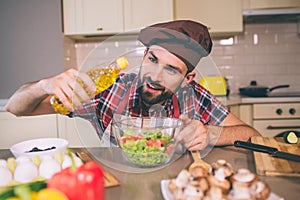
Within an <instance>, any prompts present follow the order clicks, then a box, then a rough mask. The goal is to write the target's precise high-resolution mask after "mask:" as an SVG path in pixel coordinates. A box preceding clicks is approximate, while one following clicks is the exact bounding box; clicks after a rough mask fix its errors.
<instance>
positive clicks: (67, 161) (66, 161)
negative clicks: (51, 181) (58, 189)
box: [61, 155, 72, 169]
mask: <svg viewBox="0 0 300 200" xmlns="http://www.w3.org/2000/svg"><path fill="white" fill-rule="evenodd" d="M71 165H72V161H71V158H70V156H68V155H65V156H64V160H63V162H62V164H61V168H62V169H65V168H67V167H70V166H71Z"/></svg>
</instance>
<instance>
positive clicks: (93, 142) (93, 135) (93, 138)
mask: <svg viewBox="0 0 300 200" xmlns="http://www.w3.org/2000/svg"><path fill="white" fill-rule="evenodd" d="M57 117H58V120H57V125H58V134H59V137H61V138H65V139H67V140H68V141H69V146H72V147H82V146H84V147H97V146H98V147H99V146H100V145H101V141H100V139H99V137H98V135H97V132H96V130H95V129H94V127H93V126H92V125H91V123H90V122H88V121H87V120H84V119H82V118H78V117H76V118H69V117H67V116H64V115H57Z"/></svg>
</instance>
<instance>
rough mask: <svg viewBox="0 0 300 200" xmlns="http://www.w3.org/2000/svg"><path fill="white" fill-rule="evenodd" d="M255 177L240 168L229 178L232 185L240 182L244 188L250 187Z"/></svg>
mask: <svg viewBox="0 0 300 200" xmlns="http://www.w3.org/2000/svg"><path fill="white" fill-rule="evenodd" d="M257 179H258V178H257V176H256V175H255V174H253V173H252V172H250V171H249V170H248V169H245V168H241V169H239V170H238V171H237V173H236V174H234V175H233V176H232V177H231V181H232V183H234V182H240V183H241V184H245V185H246V186H250V185H251V183H253V182H254V181H255V180H257Z"/></svg>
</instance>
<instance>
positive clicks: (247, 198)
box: [228, 182, 254, 200]
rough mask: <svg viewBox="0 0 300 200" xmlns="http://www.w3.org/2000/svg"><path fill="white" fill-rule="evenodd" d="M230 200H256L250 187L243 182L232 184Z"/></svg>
mask: <svg viewBox="0 0 300 200" xmlns="http://www.w3.org/2000/svg"><path fill="white" fill-rule="evenodd" d="M228 198H229V199H230V200H254V199H253V196H252V195H251V193H250V190H249V187H248V186H247V185H245V184H244V183H242V182H234V183H233V184H232V191H231V193H230V194H229V196H228Z"/></svg>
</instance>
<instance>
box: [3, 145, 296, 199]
mask: <svg viewBox="0 0 300 200" xmlns="http://www.w3.org/2000/svg"><path fill="white" fill-rule="evenodd" d="M81 150H82V151H85V152H91V151H92V152H97V151H98V152H99V151H106V150H108V149H107V148H97V149H96V148H93V149H76V151H81ZM109 151H111V149H110V150H109ZM10 156H12V155H11V153H10V152H9V150H7V149H6V150H0V158H2V159H3V158H4V159H7V158H8V157H10ZM218 159H224V160H226V161H228V162H229V163H230V164H231V165H232V166H233V167H234V169H236V170H237V169H240V168H247V169H249V170H250V171H252V172H254V173H255V164H254V158H253V153H252V152H251V151H249V150H245V149H239V148H235V147H232V146H227V147H215V148H213V149H212V151H211V152H210V153H209V154H208V155H207V156H206V157H205V158H203V160H205V161H206V162H208V163H213V162H215V161H216V160H218ZM191 163H192V157H191V155H190V154H189V153H185V154H184V155H183V156H182V157H181V158H180V159H178V160H176V161H174V162H173V163H171V164H169V165H168V166H166V167H164V168H162V169H159V170H156V171H152V172H147V173H125V172H121V171H118V170H115V169H113V168H111V167H109V166H106V165H103V167H104V168H105V169H106V170H107V171H109V172H111V173H112V174H113V175H114V176H115V177H116V178H117V179H118V180H119V181H120V183H121V184H120V186H115V187H111V188H107V189H106V190H105V196H106V199H109V200H119V199H122V200H127V199H130V200H133V199H145V200H148V199H149V200H153V199H156V200H159V199H163V197H162V194H161V189H160V182H161V180H163V179H171V178H174V177H176V176H177V175H178V173H179V172H180V171H181V170H182V169H184V168H187V167H188V166H189V165H190V164H191ZM260 178H261V179H262V180H264V181H265V182H266V183H267V184H268V185H269V186H270V188H271V191H272V192H273V193H275V194H277V195H279V196H281V197H283V198H284V199H298V198H299V195H300V179H299V177H278V176H276V177H271V176H269V177H267V176H260Z"/></svg>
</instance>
